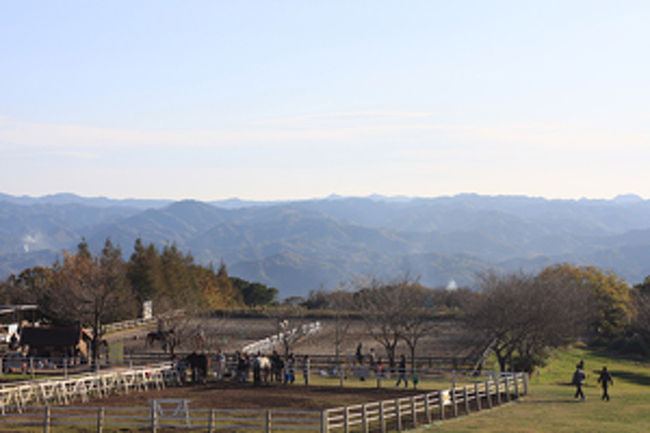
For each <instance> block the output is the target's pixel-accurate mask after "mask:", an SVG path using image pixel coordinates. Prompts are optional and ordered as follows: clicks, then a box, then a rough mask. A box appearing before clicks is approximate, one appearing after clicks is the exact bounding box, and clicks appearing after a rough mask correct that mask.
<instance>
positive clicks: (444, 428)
mask: <svg viewBox="0 0 650 433" xmlns="http://www.w3.org/2000/svg"><path fill="white" fill-rule="evenodd" d="M581 359H582V360H584V361H585V371H586V373H587V380H586V386H585V387H584V388H583V389H584V392H585V395H586V401H585V402H580V401H579V400H574V399H573V394H574V392H575V388H574V387H573V386H570V385H569V384H568V382H570V381H571V377H572V374H573V371H574V369H575V365H576V364H577V363H578V362H579V361H580V360H581ZM605 365H606V366H607V368H608V370H610V372H611V373H612V376H613V379H614V386H612V387H610V389H609V394H610V396H611V401H610V402H604V401H601V399H600V397H601V389H600V387H599V386H598V384H597V382H596V380H597V378H598V372H599V371H600V369H601V368H602V367H603V366H605ZM530 383H531V389H530V394H529V395H528V396H527V397H525V398H523V399H522V400H521V401H519V402H517V403H513V404H510V405H507V406H503V407H501V408H498V409H496V410H492V411H483V412H481V413H475V414H472V415H470V416H466V417H462V418H457V419H454V420H447V421H444V422H443V423H438V424H436V425H435V426H434V427H429V428H420V429H418V430H417V432H419V433H424V432H428V431H432V432H433V431H435V432H441V433H465V432H481V433H491V432H494V433H497V432H517V433H527V432H535V433H537V432H539V433H547V432H548V433H580V432H585V433H587V432H589V433H597V432H602V433H618V432H621V433H647V432H650V363H649V362H647V361H646V362H645V363H642V362H635V361H628V360H621V359H616V358H613V357H611V356H607V355H604V354H599V353H595V352H593V351H590V350H588V349H586V348H584V347H574V348H571V349H567V350H558V351H556V352H555V354H554V355H553V356H552V358H551V359H550V360H549V363H548V365H547V366H546V367H544V368H542V369H541V370H540V372H539V374H535V375H533V377H532V378H531V382H530Z"/></svg>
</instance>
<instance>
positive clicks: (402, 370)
mask: <svg viewBox="0 0 650 433" xmlns="http://www.w3.org/2000/svg"><path fill="white" fill-rule="evenodd" d="M397 372H398V374H399V377H398V378H397V383H396V384H395V386H399V384H400V383H401V382H402V381H404V387H405V388H408V386H409V381H408V379H407V378H406V357H405V356H404V355H402V356H401V357H400V359H399V366H398V369H397Z"/></svg>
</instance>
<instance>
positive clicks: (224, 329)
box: [107, 318, 484, 358]
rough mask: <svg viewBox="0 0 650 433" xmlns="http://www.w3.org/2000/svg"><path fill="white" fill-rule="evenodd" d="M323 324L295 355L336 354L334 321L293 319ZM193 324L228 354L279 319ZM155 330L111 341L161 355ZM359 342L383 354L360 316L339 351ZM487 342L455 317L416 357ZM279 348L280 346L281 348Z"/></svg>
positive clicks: (459, 353) (456, 354) (210, 346)
mask: <svg viewBox="0 0 650 433" xmlns="http://www.w3.org/2000/svg"><path fill="white" fill-rule="evenodd" d="M315 321H319V322H320V323H321V332H319V333H318V334H316V335H313V336H311V337H309V338H301V339H300V340H299V341H297V342H295V343H293V344H292V346H291V349H292V351H293V352H294V353H296V354H309V355H334V353H335V346H334V340H335V337H334V335H335V332H336V329H335V328H336V325H335V322H334V320H331V319H330V320H328V319H301V320H300V321H292V325H294V326H299V325H300V324H303V323H312V322H315ZM191 326H192V327H193V328H198V327H200V328H201V329H203V331H204V333H205V336H206V337H207V344H206V347H205V350H207V351H208V352H209V353H216V351H217V350H218V349H221V350H222V351H224V352H226V353H234V352H235V351H241V350H242V348H243V347H244V346H246V345H247V344H250V343H253V342H255V341H258V340H261V339H263V338H265V337H269V336H271V335H274V334H276V333H277V332H278V331H277V325H276V321H275V320H273V319H268V318H225V319H224V318H206V319H193V320H192V324H191ZM152 330H155V326H151V327H148V328H140V329H137V330H131V331H125V332H121V333H118V334H115V335H110V336H108V337H107V339H108V340H109V342H110V341H115V340H122V341H123V342H124V349H125V354H127V355H128V354H131V353H142V352H149V353H151V352H153V353H156V352H157V353H160V354H162V353H163V351H162V348H161V346H160V344H154V345H153V346H151V347H148V346H146V343H145V336H146V334H147V332H149V331H152ZM359 343H362V344H363V352H364V353H368V351H369V350H370V349H371V348H373V349H374V350H375V353H377V354H378V356H385V355H383V353H384V350H383V347H382V346H381V345H380V344H379V343H378V342H377V341H375V340H373V339H372V337H370V336H369V335H368V333H367V328H366V326H365V323H364V322H363V320H360V319H357V320H353V321H352V322H351V323H350V326H349V328H348V330H347V332H346V333H345V336H344V338H343V341H342V344H341V347H340V351H341V355H342V356H344V357H345V356H349V355H353V354H354V353H355V350H356V347H357V345H358V344H359ZM482 345H484V342H482V341H481V339H480V336H476V335H475V334H474V333H473V332H471V331H470V330H468V329H466V328H465V327H464V325H463V324H462V323H461V322H460V321H458V320H454V319H442V320H439V321H438V322H437V323H436V325H435V327H434V328H433V330H432V331H431V333H430V334H429V335H427V336H425V337H423V338H422V339H421V341H420V342H419V343H418V348H417V353H416V356H418V357H441V358H442V357H444V358H464V357H466V356H472V355H474V352H475V351H476V349H477V347H481V346H482ZM279 349H280V348H278V350H279ZM192 350H196V348H194V347H192V346H191V344H190V343H189V342H188V344H186V345H183V346H181V347H179V348H178V351H179V352H190V351H192ZM400 353H404V354H405V355H408V354H409V353H410V352H409V351H408V348H407V347H406V345H405V344H404V343H403V342H400V344H398V346H397V354H398V355H399V354H400Z"/></svg>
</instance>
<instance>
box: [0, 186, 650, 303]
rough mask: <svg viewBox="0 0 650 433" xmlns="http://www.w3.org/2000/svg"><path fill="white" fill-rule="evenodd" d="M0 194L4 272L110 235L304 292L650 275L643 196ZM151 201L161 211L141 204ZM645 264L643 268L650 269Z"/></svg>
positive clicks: (649, 231)
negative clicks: (556, 268)
mask: <svg viewBox="0 0 650 433" xmlns="http://www.w3.org/2000/svg"><path fill="white" fill-rule="evenodd" d="M52 197H53V196H46V197H43V198H27V197H13V196H9V195H7V194H0V277H2V278H4V277H6V276H7V275H8V274H9V273H16V272H20V271H21V270H22V269H23V268H25V267H28V266H33V265H49V264H51V263H43V262H44V261H45V260H47V259H48V258H51V257H56V256H58V255H59V254H60V251H61V250H62V249H68V250H71V249H74V248H75V246H76V244H77V243H78V242H79V241H80V239H81V238H82V237H85V238H86V239H87V240H88V243H89V244H90V246H91V249H93V251H96V252H97V251H99V250H100V249H101V246H102V245H103V242H104V240H105V239H106V238H107V237H110V238H111V240H112V241H113V243H114V244H117V245H119V246H120V247H121V248H122V250H123V253H124V255H125V257H126V258H128V256H129V255H130V253H131V248H132V245H133V243H134V242H135V239H136V238H138V237H140V238H142V240H143V241H144V242H145V243H150V242H153V243H154V244H156V245H158V246H159V247H161V246H164V245H169V244H172V243H173V244H175V245H176V246H178V247H179V248H181V249H183V250H185V251H190V252H191V254H192V255H193V256H194V257H195V259H196V260H197V261H198V262H200V263H203V264H207V263H214V262H218V261H220V260H224V261H225V263H226V264H227V265H228V269H229V271H230V272H231V274H232V275H236V276H239V277H242V278H245V279H249V280H255V281H260V282H263V283H265V284H269V285H272V286H275V287H277V288H278V289H279V290H280V293H281V296H283V297H287V296H296V295H300V296H305V295H306V294H307V293H308V292H309V291H310V290H314V289H317V288H318V287H320V286H321V285H322V286H325V287H330V288H331V287H336V286H337V285H338V284H339V283H340V282H342V281H347V280H349V279H350V278H353V277H354V276H355V275H369V274H372V275H375V276H378V277H390V276H394V275H396V274H403V273H409V274H410V275H412V276H418V275H419V276H420V277H421V281H422V282H423V283H424V284H427V285H436V286H438V285H443V286H444V285H446V284H447V283H448V281H449V280H452V279H453V280H454V281H456V282H457V283H458V284H460V285H470V286H471V285H472V284H473V281H474V276H475V274H476V272H480V271H484V270H486V269H490V268H492V269H495V270H497V271H503V272H507V271H517V270H519V269H521V270H524V271H537V270H539V269H541V268H542V267H543V266H546V265H548V264H552V263H557V262H565V261H566V262H571V263H574V264H579V265H595V266H601V267H603V268H606V269H611V270H612V271H614V272H616V273H617V274H619V275H620V276H622V277H623V278H625V279H627V280H628V281H630V282H632V283H634V282H639V281H641V280H642V279H643V278H644V277H645V276H646V275H648V274H650V260H648V259H650V202H649V201H647V200H644V199H642V198H640V197H638V196H631V195H622V196H617V197H616V198H614V199H611V200H603V199H597V200H593V199H580V200H557V199H545V198H540V197H525V196H481V195H478V194H461V195H458V196H445V197H433V198H422V197H412V198H408V197H398V198H384V197H383V196H378V195H373V196H370V197H340V196H331V197H327V198H324V199H312V200H299V201H278V202H271V201H266V202H251V201H244V200H239V199H228V200H227V201H226V202H225V205H224V206H220V205H219V203H220V202H219V201H213V202H201V201H197V200H181V201H176V202H173V201H170V202H168V203H167V202H164V201H157V200H154V201H148V200H142V201H140V202H137V206H131V205H126V204H127V203H131V204H132V203H134V202H131V201H128V202H127V201H124V200H112V199H106V198H102V199H97V198H89V199H84V198H83V197H79V196H74V195H68V194H60V195H56V197H57V198H56V200H53V198H52ZM151 203H154V204H156V206H147V204H151ZM645 263H648V264H647V265H646V264H645Z"/></svg>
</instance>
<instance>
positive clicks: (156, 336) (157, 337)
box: [146, 329, 174, 352]
mask: <svg viewBox="0 0 650 433" xmlns="http://www.w3.org/2000/svg"><path fill="white" fill-rule="evenodd" d="M173 333H174V330H173V329H170V330H169V331H155V332H154V331H151V332H150V333H148V334H147V343H146V346H147V347H151V346H153V344H154V343H155V342H156V341H160V342H161V343H162V349H163V350H164V351H165V352H166V351H167V341H168V340H169V337H171V335H172V334H173Z"/></svg>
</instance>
